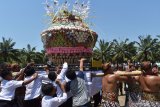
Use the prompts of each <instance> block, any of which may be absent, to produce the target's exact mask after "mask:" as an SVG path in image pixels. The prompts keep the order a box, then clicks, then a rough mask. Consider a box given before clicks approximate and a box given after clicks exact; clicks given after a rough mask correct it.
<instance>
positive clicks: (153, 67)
mask: <svg viewBox="0 0 160 107" xmlns="http://www.w3.org/2000/svg"><path fill="white" fill-rule="evenodd" d="M152 72H153V73H154V74H158V65H157V64H155V63H154V64H153V65H152Z"/></svg>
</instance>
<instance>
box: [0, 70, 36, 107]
mask: <svg viewBox="0 0 160 107" xmlns="http://www.w3.org/2000/svg"><path fill="white" fill-rule="evenodd" d="M1 76H2V78H3V80H2V82H1V88H2V90H1V92H0V107H12V106H13V105H14V101H13V99H14V95H15V89H16V88H18V87H20V86H23V85H27V84H29V83H30V82H32V81H33V80H34V79H35V78H37V73H34V74H33V75H31V78H30V79H28V80H25V81H18V80H19V78H21V76H23V72H22V74H21V75H20V77H19V78H17V80H13V76H12V73H11V71H9V70H3V71H2V72H1Z"/></svg>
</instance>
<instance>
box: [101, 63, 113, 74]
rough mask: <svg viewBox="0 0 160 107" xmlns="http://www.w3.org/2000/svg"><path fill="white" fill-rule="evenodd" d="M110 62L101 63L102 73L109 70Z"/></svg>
mask: <svg viewBox="0 0 160 107" xmlns="http://www.w3.org/2000/svg"><path fill="white" fill-rule="evenodd" d="M111 69H112V68H111V64H110V63H105V64H103V65H102V70H103V72H104V73H107V72H108V71H111Z"/></svg>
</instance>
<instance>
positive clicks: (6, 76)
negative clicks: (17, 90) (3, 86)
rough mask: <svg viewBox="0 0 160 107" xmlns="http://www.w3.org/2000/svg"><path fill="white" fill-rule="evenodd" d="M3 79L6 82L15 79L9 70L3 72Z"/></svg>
mask: <svg viewBox="0 0 160 107" xmlns="http://www.w3.org/2000/svg"><path fill="white" fill-rule="evenodd" d="M1 77H2V78H3V79H5V80H12V79H13V76H12V73H11V71H9V70H8V69H4V70H2V71H1Z"/></svg>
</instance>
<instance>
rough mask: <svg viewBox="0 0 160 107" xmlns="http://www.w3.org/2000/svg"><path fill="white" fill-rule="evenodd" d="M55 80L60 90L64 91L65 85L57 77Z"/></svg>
mask: <svg viewBox="0 0 160 107" xmlns="http://www.w3.org/2000/svg"><path fill="white" fill-rule="evenodd" d="M55 82H56V84H58V85H59V86H60V88H61V90H62V91H63V92H64V93H65V92H66V90H65V85H64V84H62V82H61V81H60V80H58V79H56V81H55Z"/></svg>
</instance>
